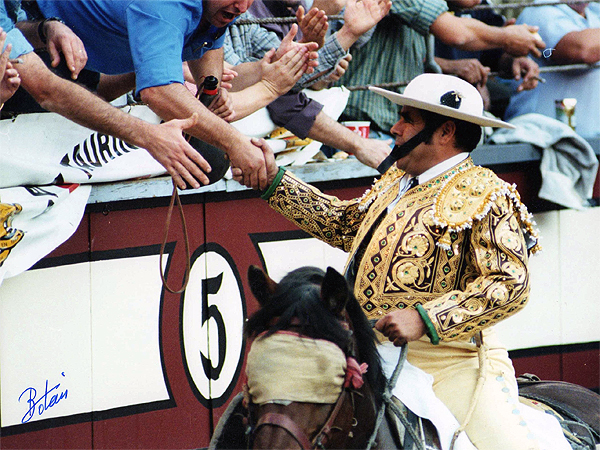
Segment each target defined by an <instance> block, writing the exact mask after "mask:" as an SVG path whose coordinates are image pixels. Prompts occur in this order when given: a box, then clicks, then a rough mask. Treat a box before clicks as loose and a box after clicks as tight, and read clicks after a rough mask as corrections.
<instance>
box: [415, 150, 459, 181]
mask: <svg viewBox="0 0 600 450" xmlns="http://www.w3.org/2000/svg"><path fill="white" fill-rule="evenodd" d="M468 157H469V153H468V152H462V153H459V154H458V155H454V156H453V157H451V158H448V159H446V160H444V161H442V162H441V163H439V164H436V165H435V166H433V167H431V168H430V169H427V170H426V171H425V172H423V173H422V174H421V175H419V176H417V181H418V183H419V184H421V183H425V182H426V181H429V180H431V179H433V178H435V177H437V176H438V175H441V174H443V173H444V172H446V171H447V170H448V169H450V168H452V167H454V166H456V165H457V164H460V163H461V162H463V161H464V160H465V159H467V158H468Z"/></svg>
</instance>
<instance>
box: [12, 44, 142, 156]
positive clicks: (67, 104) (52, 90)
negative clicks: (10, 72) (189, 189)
mask: <svg viewBox="0 0 600 450" xmlns="http://www.w3.org/2000/svg"><path fill="white" fill-rule="evenodd" d="M22 58H23V59H24V63H23V64H19V74H20V76H21V85H22V86H23V88H24V89H25V90H26V91H27V92H29V93H30V94H31V95H32V96H33V98H34V99H35V100H36V101H37V102H38V103H39V104H40V105H41V106H42V107H43V108H44V109H47V110H48V111H52V112H55V113H57V114H60V115H62V116H64V117H66V118H67V119H69V120H72V121H73V122H75V123H78V124H79V125H82V126H84V127H86V128H90V129H92V130H95V131H98V132H100V133H104V134H109V135H111V136H115V137H117V138H119V139H122V140H124V141H126V142H128V143H130V144H133V145H137V146H139V147H144V148H145V145H146V144H147V142H146V139H147V137H146V133H145V128H146V127H147V126H149V125H150V124H148V123H146V122H144V121H142V120H140V119H137V118H135V117H133V116H131V115H129V114H126V113H124V112H122V111H120V110H119V109H117V108H115V107H113V106H111V105H110V104H109V103H107V102H105V101H104V100H102V99H100V98H99V97H97V96H96V95H94V94H92V93H91V92H89V91H88V90H86V89H85V88H83V87H81V86H79V85H77V84H75V83H73V82H71V81H68V80H65V79H62V78H60V77H58V76H56V75H54V74H53V73H52V72H50V70H48V69H47V68H46V66H45V65H44V63H43V62H42V61H41V59H40V58H39V57H38V56H37V55H36V54H35V53H28V54H26V55H23V56H22Z"/></svg>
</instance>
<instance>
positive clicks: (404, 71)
mask: <svg viewBox="0 0 600 450" xmlns="http://www.w3.org/2000/svg"><path fill="white" fill-rule="evenodd" d="M445 11H448V6H447V4H446V2H445V1H444V0H394V2H393V3H392V9H391V11H390V12H389V14H388V15H387V16H386V17H384V18H383V20H381V22H379V24H378V25H377V27H376V29H375V33H373V36H372V37H371V39H370V40H369V41H368V42H367V43H366V44H365V45H364V46H362V47H361V48H358V49H352V50H351V53H352V62H351V63H350V65H349V67H348V70H347V71H346V73H345V74H344V76H343V77H342V79H341V80H340V81H339V82H338V83H337V84H338V85H344V86H363V85H367V84H380V83H389V82H397V81H405V82H408V81H410V80H412V79H413V78H414V77H416V76H417V75H420V74H422V73H423V70H424V69H423V68H424V59H425V55H426V39H425V37H426V36H427V34H428V33H429V27H430V26H431V24H432V23H433V22H434V21H435V20H436V19H437V18H438V17H439V16H440V15H441V14H442V13H443V12H445ZM392 90H396V91H398V92H400V90H399V89H395V88H393V89H392ZM399 109H400V108H399V106H398V105H396V104H394V103H392V102H390V101H389V100H388V99H386V98H385V97H382V96H381V95H377V94H374V93H372V92H370V91H353V92H352V93H351V95H350V99H349V100H348V105H347V106H346V109H345V111H344V114H345V115H346V116H348V118H349V119H350V120H368V121H371V122H372V124H371V126H372V127H373V128H374V129H379V130H381V131H384V132H386V133H387V132H389V130H390V128H391V127H392V126H393V125H394V124H395V123H396V122H397V121H398V113H399Z"/></svg>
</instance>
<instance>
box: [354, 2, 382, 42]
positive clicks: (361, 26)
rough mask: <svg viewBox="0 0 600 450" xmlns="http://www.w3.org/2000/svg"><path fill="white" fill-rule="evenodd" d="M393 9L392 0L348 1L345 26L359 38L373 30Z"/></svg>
mask: <svg viewBox="0 0 600 450" xmlns="http://www.w3.org/2000/svg"><path fill="white" fill-rule="evenodd" d="M391 7H392V2H391V0H348V3H347V4H346V11H345V12H344V25H345V26H346V25H347V26H348V27H349V29H350V30H351V31H352V33H353V34H355V35H356V36H357V37H360V36H362V35H363V34H364V33H366V32H367V31H369V30H370V29H371V28H373V27H374V26H375V25H377V23H378V22H379V21H380V20H381V19H383V18H384V17H385V16H386V15H387V14H388V12H390V9H391Z"/></svg>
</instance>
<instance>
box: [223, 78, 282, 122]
mask: <svg viewBox="0 0 600 450" xmlns="http://www.w3.org/2000/svg"><path fill="white" fill-rule="evenodd" d="M229 95H230V97H231V98H232V100H233V109H234V111H235V120H240V119H243V118H244V117H246V116H248V115H250V114H252V113H253V112H255V111H258V110H259V109H260V108H264V107H265V106H267V105H268V104H270V103H271V102H273V101H274V100H276V99H277V98H278V97H279V94H278V93H277V92H275V91H273V90H271V89H269V87H268V86H267V85H266V84H265V83H264V82H262V81H259V82H258V83H255V84H253V85H252V86H249V87H247V88H246V89H243V90H241V91H239V92H231V93H230V94H229Z"/></svg>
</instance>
